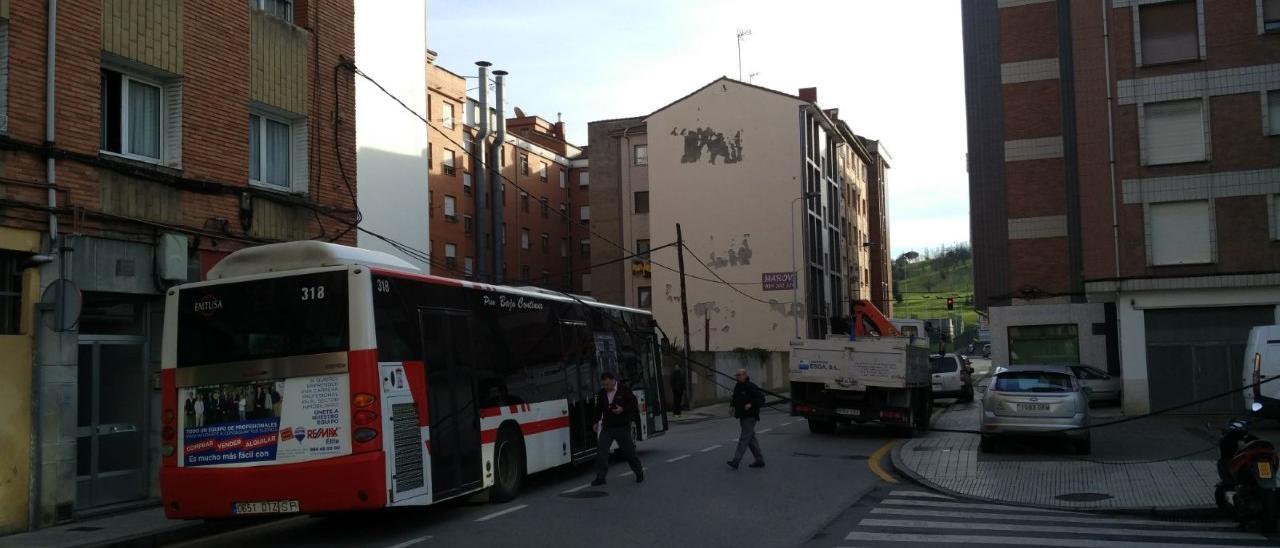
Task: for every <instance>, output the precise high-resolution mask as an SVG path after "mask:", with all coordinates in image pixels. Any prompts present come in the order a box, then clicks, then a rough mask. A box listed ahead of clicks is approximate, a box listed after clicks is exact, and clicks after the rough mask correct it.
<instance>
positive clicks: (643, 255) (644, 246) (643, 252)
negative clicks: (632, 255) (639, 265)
mask: <svg viewBox="0 0 1280 548" xmlns="http://www.w3.org/2000/svg"><path fill="white" fill-rule="evenodd" d="M636 258H637V259H641V260H645V261H647V260H649V240H648V239H644V240H636Z"/></svg>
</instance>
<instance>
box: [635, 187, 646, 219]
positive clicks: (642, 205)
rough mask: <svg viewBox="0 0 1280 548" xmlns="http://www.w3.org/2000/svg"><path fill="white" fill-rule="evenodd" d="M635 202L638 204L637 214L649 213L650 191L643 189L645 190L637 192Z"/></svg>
mask: <svg viewBox="0 0 1280 548" xmlns="http://www.w3.org/2000/svg"><path fill="white" fill-rule="evenodd" d="M635 204H636V213H637V214H641V213H648V212H649V191H647V190H643V191H640V192H637V193H636V196H635Z"/></svg>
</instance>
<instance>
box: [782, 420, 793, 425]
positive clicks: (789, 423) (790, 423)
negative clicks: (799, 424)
mask: <svg viewBox="0 0 1280 548" xmlns="http://www.w3.org/2000/svg"><path fill="white" fill-rule="evenodd" d="M795 422H796V421H791V422H784V423H782V425H783V426H791V425H792V424H795Z"/></svg>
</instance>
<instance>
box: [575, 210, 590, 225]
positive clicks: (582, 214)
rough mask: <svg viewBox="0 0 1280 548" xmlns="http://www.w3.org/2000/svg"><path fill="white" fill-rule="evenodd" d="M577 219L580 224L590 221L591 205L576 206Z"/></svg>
mask: <svg viewBox="0 0 1280 548" xmlns="http://www.w3.org/2000/svg"><path fill="white" fill-rule="evenodd" d="M578 220H579V221H581V222H582V224H588V223H590V222H591V206H578Z"/></svg>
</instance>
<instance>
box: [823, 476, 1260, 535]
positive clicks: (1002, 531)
mask: <svg viewBox="0 0 1280 548" xmlns="http://www.w3.org/2000/svg"><path fill="white" fill-rule="evenodd" d="M838 545H839V546H847V547H864V548H871V547H888V546H912V545H916V546H1043V547H1057V548H1093V547H1099V548H1157V547H1174V548H1181V547H1186V548H1230V547H1234V548H1239V547H1248V546H1276V545H1277V544H1276V541H1275V540H1274V539H1270V540H1269V539H1267V538H1266V537H1264V536H1262V535H1260V534H1257V533H1253V532H1248V531H1241V530H1240V529H1239V528H1237V527H1236V524H1235V523H1234V522H1229V521H1185V520H1184V521H1175V520H1161V519H1148V518H1141V517H1126V516H1109V515H1102V514H1090V513H1085V512H1071V511H1063V510H1047V509H1039V508H1028V507H1022V506H1006V505H1001V504H987V503H980V502H967V501H961V500H956V499H953V498H951V497H947V496H944V495H939V494H937V493H930V492H926V491H914V490H895V491H890V492H889V494H888V496H886V497H885V498H884V499H883V500H881V501H880V502H879V503H878V504H876V505H875V506H874V507H872V508H871V509H870V511H868V512H867V513H866V514H865V515H863V516H862V518H861V520H860V521H859V522H858V524H857V528H855V529H854V530H853V531H851V532H849V533H848V535H846V536H845V537H844V541H843V542H841V543H840V544H838Z"/></svg>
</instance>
